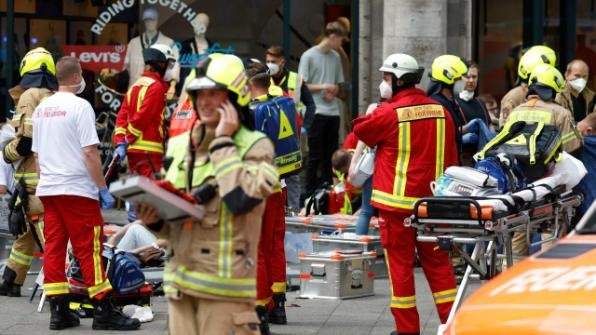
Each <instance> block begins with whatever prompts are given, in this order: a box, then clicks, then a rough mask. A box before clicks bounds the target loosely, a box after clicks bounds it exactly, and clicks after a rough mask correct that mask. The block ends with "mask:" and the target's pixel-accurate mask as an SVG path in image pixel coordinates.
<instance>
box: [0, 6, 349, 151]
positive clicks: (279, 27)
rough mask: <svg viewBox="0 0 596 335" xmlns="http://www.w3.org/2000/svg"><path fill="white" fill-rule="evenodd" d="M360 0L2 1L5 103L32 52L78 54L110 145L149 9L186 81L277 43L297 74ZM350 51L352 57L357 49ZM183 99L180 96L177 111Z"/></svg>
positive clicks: (0, 95)
mask: <svg viewBox="0 0 596 335" xmlns="http://www.w3.org/2000/svg"><path fill="white" fill-rule="evenodd" d="M353 3H357V1H353V0H336V1H324V0H315V1H307V2H306V1H290V0H257V1H250V2H247V1H242V0H230V1H204V0H194V1H193V0H56V1H46V0H18V1H15V0H0V36H1V38H2V45H1V47H0V67H1V73H2V79H1V80H0V100H1V101H0V103H1V105H0V106H2V108H3V111H4V112H6V111H7V110H8V109H7V108H5V107H4V106H8V105H9V101H8V100H9V99H7V93H6V90H7V89H8V88H10V87H11V86H13V85H14V84H15V83H18V80H19V76H18V68H19V62H20V59H21V57H22V56H23V55H25V53H26V52H27V50H30V49H32V48H34V47H38V46H41V47H44V48H46V49H48V50H49V51H50V52H51V53H52V54H53V55H54V57H55V58H56V59H57V58H59V57H61V56H63V55H73V56H75V57H78V58H79V60H80V61H81V64H82V66H83V69H84V72H85V73H84V75H85V79H86V81H87V82H88V83H89V82H93V83H94V85H88V88H87V89H86V90H85V92H84V93H83V94H82V96H83V97H85V98H86V99H88V100H89V101H90V102H92V103H93V105H94V106H95V108H96V113H97V115H98V123H99V124H100V125H106V126H107V127H108V129H107V130H108V131H107V132H105V136H106V137H105V140H106V141H107V140H108V138H109V133H110V130H109V128H110V127H109V125H108V124H107V123H109V122H111V120H113V119H114V115H115V113H116V112H117V111H118V108H119V106H120V100H121V99H122V96H123V93H125V92H126V89H127V87H128V85H129V83H130V82H133V81H134V80H131V78H130V76H131V75H132V76H133V77H134V75H135V74H134V72H135V70H134V63H135V62H136V63H137V64H138V63H140V64H142V54H141V50H140V49H139V50H134V51H133V49H131V48H130V46H131V45H132V43H131V40H133V39H134V38H138V36H139V34H141V39H142V38H143V36H145V33H146V32H147V31H148V28H152V27H147V26H146V25H145V24H144V22H143V20H142V17H143V15H144V13H145V12H146V10H147V9H148V8H152V9H153V10H155V12H156V13H157V16H158V26H157V27H156V30H157V32H158V34H159V35H160V36H162V37H164V38H166V39H167V40H168V41H171V43H172V46H175V47H176V49H177V51H178V53H179V63H180V65H181V74H180V77H179V78H178V79H179V81H180V82H183V80H184V77H185V76H186V75H187V74H188V72H189V70H190V68H192V67H194V66H195V65H196V63H197V62H198V61H199V60H200V59H202V58H203V57H205V56H206V55H208V54H209V53H213V52H225V53H234V54H237V55H239V56H241V57H253V58H260V59H263V58H264V51H265V50H266V48H267V47H269V46H270V45H273V44H278V45H282V46H283V47H284V48H285V49H286V54H287V57H286V58H287V59H289V66H290V68H293V69H296V68H297V66H298V61H299V57H300V55H301V54H302V52H304V51H305V50H306V49H308V48H309V47H311V46H312V45H313V44H314V43H315V41H316V39H317V37H319V36H320V35H321V33H322V30H323V27H324V25H325V24H326V23H327V22H329V21H333V20H335V19H336V18H338V17H340V16H345V17H347V18H351V17H352V15H355V14H356V13H353V12H352V10H351V9H352V8H353V7H352V5H353ZM8 5H10V6H11V7H13V10H12V11H8V10H7V9H8ZM356 12H357V11H356ZM197 28H198V29H197ZM152 29H153V28H152ZM11 32H12V36H13V38H12V39H11V38H9V35H10V33H11ZM147 36H149V35H148V34H147ZM352 40H355V39H353V38H352ZM201 41H204V42H205V43H204V44H205V45H203V43H201ZM345 49H346V51H347V52H346V53H347V54H348V55H350V51H351V50H350V46H349V45H347V46H346V48H345ZM7 50H14V51H13V52H11V53H8V52H7ZM127 52H129V55H128V59H127V58H126V56H127ZM351 58H352V59H354V57H351ZM356 59H357V58H356ZM139 60H140V61H139ZM141 66H142V65H141ZM354 80H356V78H354ZM181 86H182V85H178V87H177V88H178V91H177V92H176V93H177V94H176V95H178V94H180V90H181ZM176 101H177V99H176V96H174V97H173V98H172V99H171V100H170V103H169V107H170V108H173V106H175V104H176ZM102 134H103V133H102V131H101V128H100V135H102Z"/></svg>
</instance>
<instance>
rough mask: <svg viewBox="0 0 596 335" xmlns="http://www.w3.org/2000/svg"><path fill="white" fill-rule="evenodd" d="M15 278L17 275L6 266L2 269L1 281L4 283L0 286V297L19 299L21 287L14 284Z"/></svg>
mask: <svg viewBox="0 0 596 335" xmlns="http://www.w3.org/2000/svg"><path fill="white" fill-rule="evenodd" d="M16 278H17V273H16V272H14V271H13V270H12V269H11V268H9V267H8V266H6V267H5V268H4V273H3V274H2V279H4V282H2V284H1V285H0V295H1V296H8V297H20V296H21V285H17V284H15V283H14V280H15V279H16Z"/></svg>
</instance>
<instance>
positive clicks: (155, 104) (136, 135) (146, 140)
mask: <svg viewBox="0 0 596 335" xmlns="http://www.w3.org/2000/svg"><path fill="white" fill-rule="evenodd" d="M166 92H167V84H166V82H164V81H163V79H162V78H161V77H160V76H159V74H158V73H155V72H151V71H145V73H143V76H142V77H141V78H139V79H138V80H137V81H136V82H135V83H134V84H133V85H132V86H131V88H130V89H129V90H128V92H127V93H126V97H125V98H124V101H123V102H122V107H120V111H118V116H117V118H116V128H115V129H114V135H113V139H114V143H115V144H119V143H124V142H127V143H128V145H129V146H128V150H129V151H133V152H153V153H163V152H164V146H163V141H164V129H163V126H164V125H163V122H164V118H165V103H166V97H165V95H166Z"/></svg>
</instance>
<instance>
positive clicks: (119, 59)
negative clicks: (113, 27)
mask: <svg viewBox="0 0 596 335" xmlns="http://www.w3.org/2000/svg"><path fill="white" fill-rule="evenodd" d="M64 54H65V55H69V56H72V57H76V58H78V59H79V61H80V62H81V67H82V68H83V69H85V70H89V71H93V72H99V71H101V70H103V69H114V70H116V71H122V68H123V67H124V58H125V57H126V46H124V45H65V46H64Z"/></svg>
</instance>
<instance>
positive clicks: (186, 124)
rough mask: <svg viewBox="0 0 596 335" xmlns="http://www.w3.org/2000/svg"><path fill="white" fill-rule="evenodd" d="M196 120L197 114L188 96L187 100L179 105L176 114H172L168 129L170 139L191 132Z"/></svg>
mask: <svg viewBox="0 0 596 335" xmlns="http://www.w3.org/2000/svg"><path fill="white" fill-rule="evenodd" d="M196 119H197V113H196V112H195V110H194V107H193V105H192V100H191V99H190V97H188V96H187V97H186V99H184V100H183V101H182V102H180V103H179V104H178V106H177V107H176V110H174V113H172V117H171V119H170V127H169V128H168V137H175V136H178V135H180V134H182V133H184V132H187V131H190V129H191V128H192V125H193V124H194V122H195V120H196Z"/></svg>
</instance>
